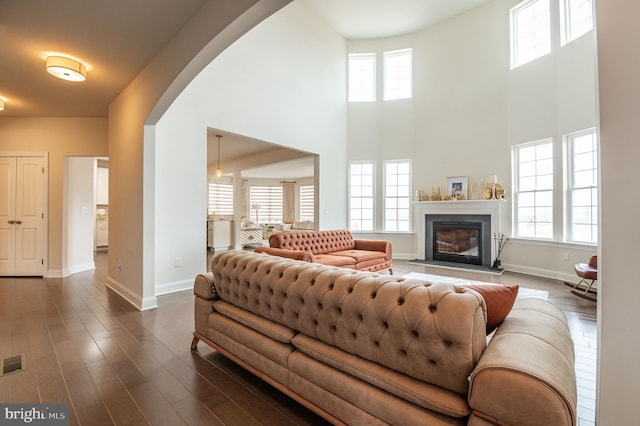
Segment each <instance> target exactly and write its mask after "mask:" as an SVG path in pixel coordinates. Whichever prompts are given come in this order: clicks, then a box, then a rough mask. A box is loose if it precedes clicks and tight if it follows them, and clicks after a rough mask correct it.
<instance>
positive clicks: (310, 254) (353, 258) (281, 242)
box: [256, 229, 392, 273]
mask: <svg viewBox="0 0 640 426" xmlns="http://www.w3.org/2000/svg"><path fill="white" fill-rule="evenodd" d="M256 252H258V253H260V252H263V253H268V254H271V255H274V256H281V257H288V258H291V259H296V260H302V261H305V262H313V263H321V264H323V265H331V266H339V267H341V268H350V269H357V270H359V271H370V272H377V271H384V270H387V269H388V270H389V272H390V273H391V272H392V267H391V242H390V241H386V240H360V239H354V238H353V235H352V234H351V232H350V231H348V230H345V229H340V230H331V231H289V232H278V233H275V234H272V235H271V236H270V237H269V247H258V248H257V249H256Z"/></svg>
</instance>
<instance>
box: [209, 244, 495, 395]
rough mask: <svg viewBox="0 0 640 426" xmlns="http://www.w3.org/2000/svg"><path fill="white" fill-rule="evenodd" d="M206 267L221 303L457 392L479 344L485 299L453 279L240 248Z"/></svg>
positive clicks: (483, 341) (465, 383)
mask: <svg viewBox="0 0 640 426" xmlns="http://www.w3.org/2000/svg"><path fill="white" fill-rule="evenodd" d="M211 270H212V272H213V280H214V285H215V288H216V291H217V293H218V296H219V297H220V298H221V299H223V300H225V301H227V302H228V303H232V304H234V305H236V306H239V307H241V308H243V309H245V310H247V311H250V312H253V313H255V314H257V315H260V316H262V317H264V318H266V319H269V320H271V321H274V322H276V323H279V324H282V325H285V326H287V327H289V328H291V329H293V330H295V331H298V332H300V333H303V334H305V335H307V336H309V337H313V338H315V339H318V340H321V341H322V342H324V343H327V344H329V345H332V346H335V347H338V348H340V349H342V350H344V351H346V352H349V353H351V354H355V355H358V356H360V357H362V358H365V359H367V360H369V361H372V362H376V363H378V364H380V365H383V366H385V367H388V368H391V369H393V370H395V371H398V372H401V373H404V374H406V375H408V376H411V377H413V378H416V379H418V380H421V381H424V382H427V383H431V384H434V385H437V386H441V387H443V388H445V389H448V390H451V391H453V392H457V393H460V394H463V395H464V394H466V393H467V390H468V380H467V378H468V376H469V374H470V373H471V371H472V369H473V368H474V366H475V365H476V363H477V362H478V360H479V359H480V356H481V355H482V352H483V351H484V349H485V346H486V336H485V305H484V299H483V298H482V297H481V296H480V295H479V294H478V293H476V292H475V291H473V290H468V289H465V288H462V287H456V286H454V285H452V284H444V283H441V284H432V283H429V282H425V281H423V280H417V279H404V278H402V277H397V276H391V275H378V274H375V273H369V272H358V271H353V270H348V269H342V268H334V267H329V266H324V265H319V264H314V263H303V262H299V261H295V260H290V259H284V258H279V257H273V256H266V255H263V254H257V253H251V252H242V251H227V252H222V253H220V254H218V255H216V256H215V257H214V258H213V259H212V262H211ZM294 344H295V339H294Z"/></svg>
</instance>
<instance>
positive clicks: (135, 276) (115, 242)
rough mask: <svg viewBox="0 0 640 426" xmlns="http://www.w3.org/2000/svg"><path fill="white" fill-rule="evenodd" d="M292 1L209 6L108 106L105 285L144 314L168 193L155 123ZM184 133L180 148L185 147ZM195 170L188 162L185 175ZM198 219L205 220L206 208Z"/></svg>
mask: <svg viewBox="0 0 640 426" xmlns="http://www.w3.org/2000/svg"><path fill="white" fill-rule="evenodd" d="M288 2H289V0H258V1H255V0H236V1H233V2H222V1H210V2H204V3H203V5H202V8H201V9H200V10H199V11H198V13H196V14H194V16H193V17H192V18H191V20H190V21H189V22H188V23H187V24H186V25H185V26H184V27H183V28H182V29H181V30H180V31H179V32H178V33H177V34H176V36H175V37H174V38H173V39H172V40H171V41H170V42H169V43H167V44H166V45H165V46H164V47H163V49H162V50H161V51H160V52H158V54H157V55H156V56H155V57H154V58H153V59H152V60H151V61H150V63H149V64H148V65H147V66H146V67H145V69H143V70H142V71H141V72H140V74H138V75H137V76H136V78H135V79H134V80H133V81H132V82H131V83H130V84H129V85H128V86H127V87H126V88H125V89H124V90H123V91H122V92H121V93H120V94H119V95H118V97H117V98H116V99H115V100H114V101H113V102H112V103H111V104H110V105H109V155H108V156H109V160H110V163H109V229H110V233H109V262H108V270H107V283H106V285H107V286H108V287H109V288H110V289H111V290H113V291H115V292H116V293H118V294H120V295H121V296H122V297H123V298H124V299H125V300H127V301H129V302H130V303H131V304H132V305H133V306H135V307H136V308H138V309H141V310H146V309H152V308H154V307H156V306H157V299H156V286H155V282H156V279H155V264H156V255H155V246H156V216H155V215H156V211H157V206H156V200H155V194H156V189H157V190H158V191H160V190H162V186H158V185H161V184H162V182H158V183H156V171H157V166H156V154H155V153H156V146H155V143H156V141H155V130H156V129H155V127H156V126H155V124H156V123H157V121H158V120H159V118H160V117H161V116H162V114H164V113H165V112H166V110H167V108H168V106H169V105H170V104H171V103H172V102H173V101H174V100H175V99H176V98H177V96H178V95H179V93H180V92H181V91H182V90H183V89H184V88H185V87H186V86H187V85H188V84H189V82H190V81H191V80H192V79H193V78H194V76H195V75H197V73H198V72H200V71H201V70H202V69H203V68H204V67H205V66H206V65H207V64H208V63H210V62H211V60H213V59H214V58H215V57H217V56H218V55H219V54H220V52H221V51H222V50H224V49H225V48H227V47H228V46H229V45H231V44H232V43H233V42H234V41H235V40H237V39H238V38H239V37H241V35H242V34H244V33H245V32H246V31H248V30H249V29H251V28H253V27H254V26H255V25H257V24H258V23H259V22H261V21H262V20H263V19H264V18H265V17H267V16H269V15H271V14H272V13H274V12H275V11H277V10H279V9H280V8H281V7H282V6H283V5H285V4H286V3H288ZM182 136H183V135H180V137H179V138H177V139H175V140H174V143H180V142H181V141H182V140H183V137H182ZM192 167H193V165H192V164H189V165H188V168H189V170H187V172H186V173H189V172H190V168H192ZM205 180H206V177H205ZM191 189H192V188H191V187H181V188H180V190H182V191H187V190H191ZM196 190H197V188H196ZM194 208H196V209H197V207H194ZM195 215H196V216H198V218H201V217H202V216H201V215H202V209H201V210H200V211H199V212H198V213H196V214H195ZM178 219H179V221H178V222H172V223H171V224H170V225H171V226H172V227H179V226H180V225H181V224H182V223H186V224H188V225H189V224H190V223H195V222H192V221H190V220H191V219H192V218H191V217H189V216H188V215H184V216H180V217H179V218H178ZM200 221H201V219H199V220H198V223H200ZM193 226H196V225H193ZM203 235H204V232H203ZM203 247H204V242H203Z"/></svg>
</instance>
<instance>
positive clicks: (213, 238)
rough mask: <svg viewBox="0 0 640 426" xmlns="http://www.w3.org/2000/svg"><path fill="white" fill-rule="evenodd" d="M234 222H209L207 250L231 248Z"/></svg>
mask: <svg viewBox="0 0 640 426" xmlns="http://www.w3.org/2000/svg"><path fill="white" fill-rule="evenodd" d="M232 228H233V221H232V220H209V221H207V248H210V249H218V250H228V249H229V248H230V247H231V229H232Z"/></svg>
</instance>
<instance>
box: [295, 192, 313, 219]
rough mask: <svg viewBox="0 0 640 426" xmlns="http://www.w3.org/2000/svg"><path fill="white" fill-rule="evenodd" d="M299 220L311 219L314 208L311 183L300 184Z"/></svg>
mask: <svg viewBox="0 0 640 426" xmlns="http://www.w3.org/2000/svg"><path fill="white" fill-rule="evenodd" d="M298 199H299V200H300V206H299V209H300V210H299V211H300V214H299V216H300V220H313V219H314V215H313V210H314V187H313V185H301V186H300V197H299V198H298Z"/></svg>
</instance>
